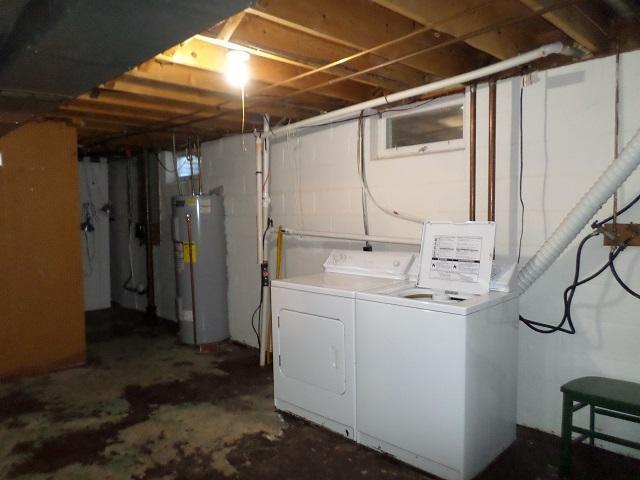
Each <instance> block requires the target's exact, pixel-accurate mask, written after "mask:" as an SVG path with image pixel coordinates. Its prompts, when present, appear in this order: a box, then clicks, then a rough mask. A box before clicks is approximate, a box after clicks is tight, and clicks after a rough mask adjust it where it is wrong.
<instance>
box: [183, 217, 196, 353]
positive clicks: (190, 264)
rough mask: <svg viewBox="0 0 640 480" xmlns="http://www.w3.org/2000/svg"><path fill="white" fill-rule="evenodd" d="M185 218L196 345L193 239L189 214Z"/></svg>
mask: <svg viewBox="0 0 640 480" xmlns="http://www.w3.org/2000/svg"><path fill="white" fill-rule="evenodd" d="M185 219H186V220H187V242H188V243H187V245H188V247H187V248H188V249H189V275H190V277H191V318H192V319H193V344H194V345H198V339H197V336H196V330H197V323H196V318H197V317H196V286H195V280H194V276H193V241H192V240H191V238H192V237H191V214H190V213H187V214H186V215H185Z"/></svg>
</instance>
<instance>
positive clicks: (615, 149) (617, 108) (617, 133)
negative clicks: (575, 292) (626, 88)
mask: <svg viewBox="0 0 640 480" xmlns="http://www.w3.org/2000/svg"><path fill="white" fill-rule="evenodd" d="M614 101H615V117H614V124H613V125H614V129H613V158H618V155H619V154H620V151H619V150H620V148H619V145H618V137H619V136H620V131H619V130H620V46H618V51H617V52H616V93H615V100H614ZM617 223H618V190H616V191H615V192H613V228H614V230H615V231H616V233H617V227H616V225H617Z"/></svg>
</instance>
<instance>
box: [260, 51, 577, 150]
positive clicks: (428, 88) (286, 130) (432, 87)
mask: <svg viewBox="0 0 640 480" xmlns="http://www.w3.org/2000/svg"><path fill="white" fill-rule="evenodd" d="M554 53H558V54H563V55H570V54H571V53H572V51H571V50H569V49H566V48H565V46H564V45H563V44H562V43H561V42H555V43H550V44H548V45H543V46H542V47H539V48H536V49H535V50H531V51H530V52H527V53H523V54H522V55H518V56H516V57H513V58H509V59H507V60H503V61H502V62H498V63H494V64H493V65H489V66H487V67H483V68H479V69H477V70H473V71H471V72H467V73H462V74H460V75H456V76H455V77H450V78H446V79H444V80H439V81H437V82H433V83H427V84H426V85H421V86H419V87H415V88H410V89H409V90H404V91H402V92H396V93H392V94H390V95H387V96H386V97H379V98H375V99H373V100H368V101H366V102H362V103H358V104H357V105H350V106H348V107H345V108H341V109H339V110H333V111H331V112H328V113H325V114H323V115H318V116H316V117H313V118H307V119H305V120H301V121H299V122H296V123H292V124H290V125H283V126H282V127H278V128H274V129H273V130H271V132H270V136H271V137H274V138H275V137H280V136H283V135H287V134H290V133H292V132H293V131H295V130H297V129H299V128H302V127H309V126H314V125H320V124H323V123H327V122H331V121H335V120H342V119H344V118H346V117H348V116H350V115H352V114H355V113H359V112H360V111H362V110H366V109H368V108H377V107H380V106H383V105H386V104H388V103H394V102H397V101H399V100H404V99H406V98H410V97H416V96H418V95H425V94H427V93H432V92H436V91H438V90H443V89H445V88H449V87H452V86H455V85H460V84H464V83H468V82H472V81H474V80H479V79H481V78H485V77H489V76H491V75H495V74H497V73H500V72H503V71H505V70H509V69H510V68H514V67H518V66H520V65H524V64H526V63H529V62H532V61H534V60H537V59H539V58H543V57H546V56H548V55H551V54H554Z"/></svg>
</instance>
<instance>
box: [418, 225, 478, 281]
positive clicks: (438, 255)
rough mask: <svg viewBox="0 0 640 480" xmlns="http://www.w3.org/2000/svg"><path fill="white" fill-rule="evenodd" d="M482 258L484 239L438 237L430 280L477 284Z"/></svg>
mask: <svg viewBox="0 0 640 480" xmlns="http://www.w3.org/2000/svg"><path fill="white" fill-rule="evenodd" d="M481 258H482V237H466V236H463V237H457V236H452V235H436V236H435V237H434V239H433V252H432V255H431V270H430V271H429V278H434V279H440V280H453V281H456V282H473V283H475V282H477V281H478V277H479V275H480V260H481Z"/></svg>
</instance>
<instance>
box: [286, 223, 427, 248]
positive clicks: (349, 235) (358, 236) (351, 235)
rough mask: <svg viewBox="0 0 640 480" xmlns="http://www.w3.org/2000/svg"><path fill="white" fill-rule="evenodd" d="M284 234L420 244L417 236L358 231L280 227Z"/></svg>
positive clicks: (355, 240)
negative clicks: (373, 233) (395, 235)
mask: <svg viewBox="0 0 640 480" xmlns="http://www.w3.org/2000/svg"><path fill="white" fill-rule="evenodd" d="M280 231H281V232H282V233H283V234H284V235H289V236H292V237H312V238H327V239H331V240H346V241H352V242H374V243H391V244H395V245H417V246H420V243H421V240H420V239H419V238H403V237H383V236H379V235H361V234H358V233H337V232H331V233H327V232H317V231H314V230H295V229H293V228H285V227H281V230H280Z"/></svg>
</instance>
